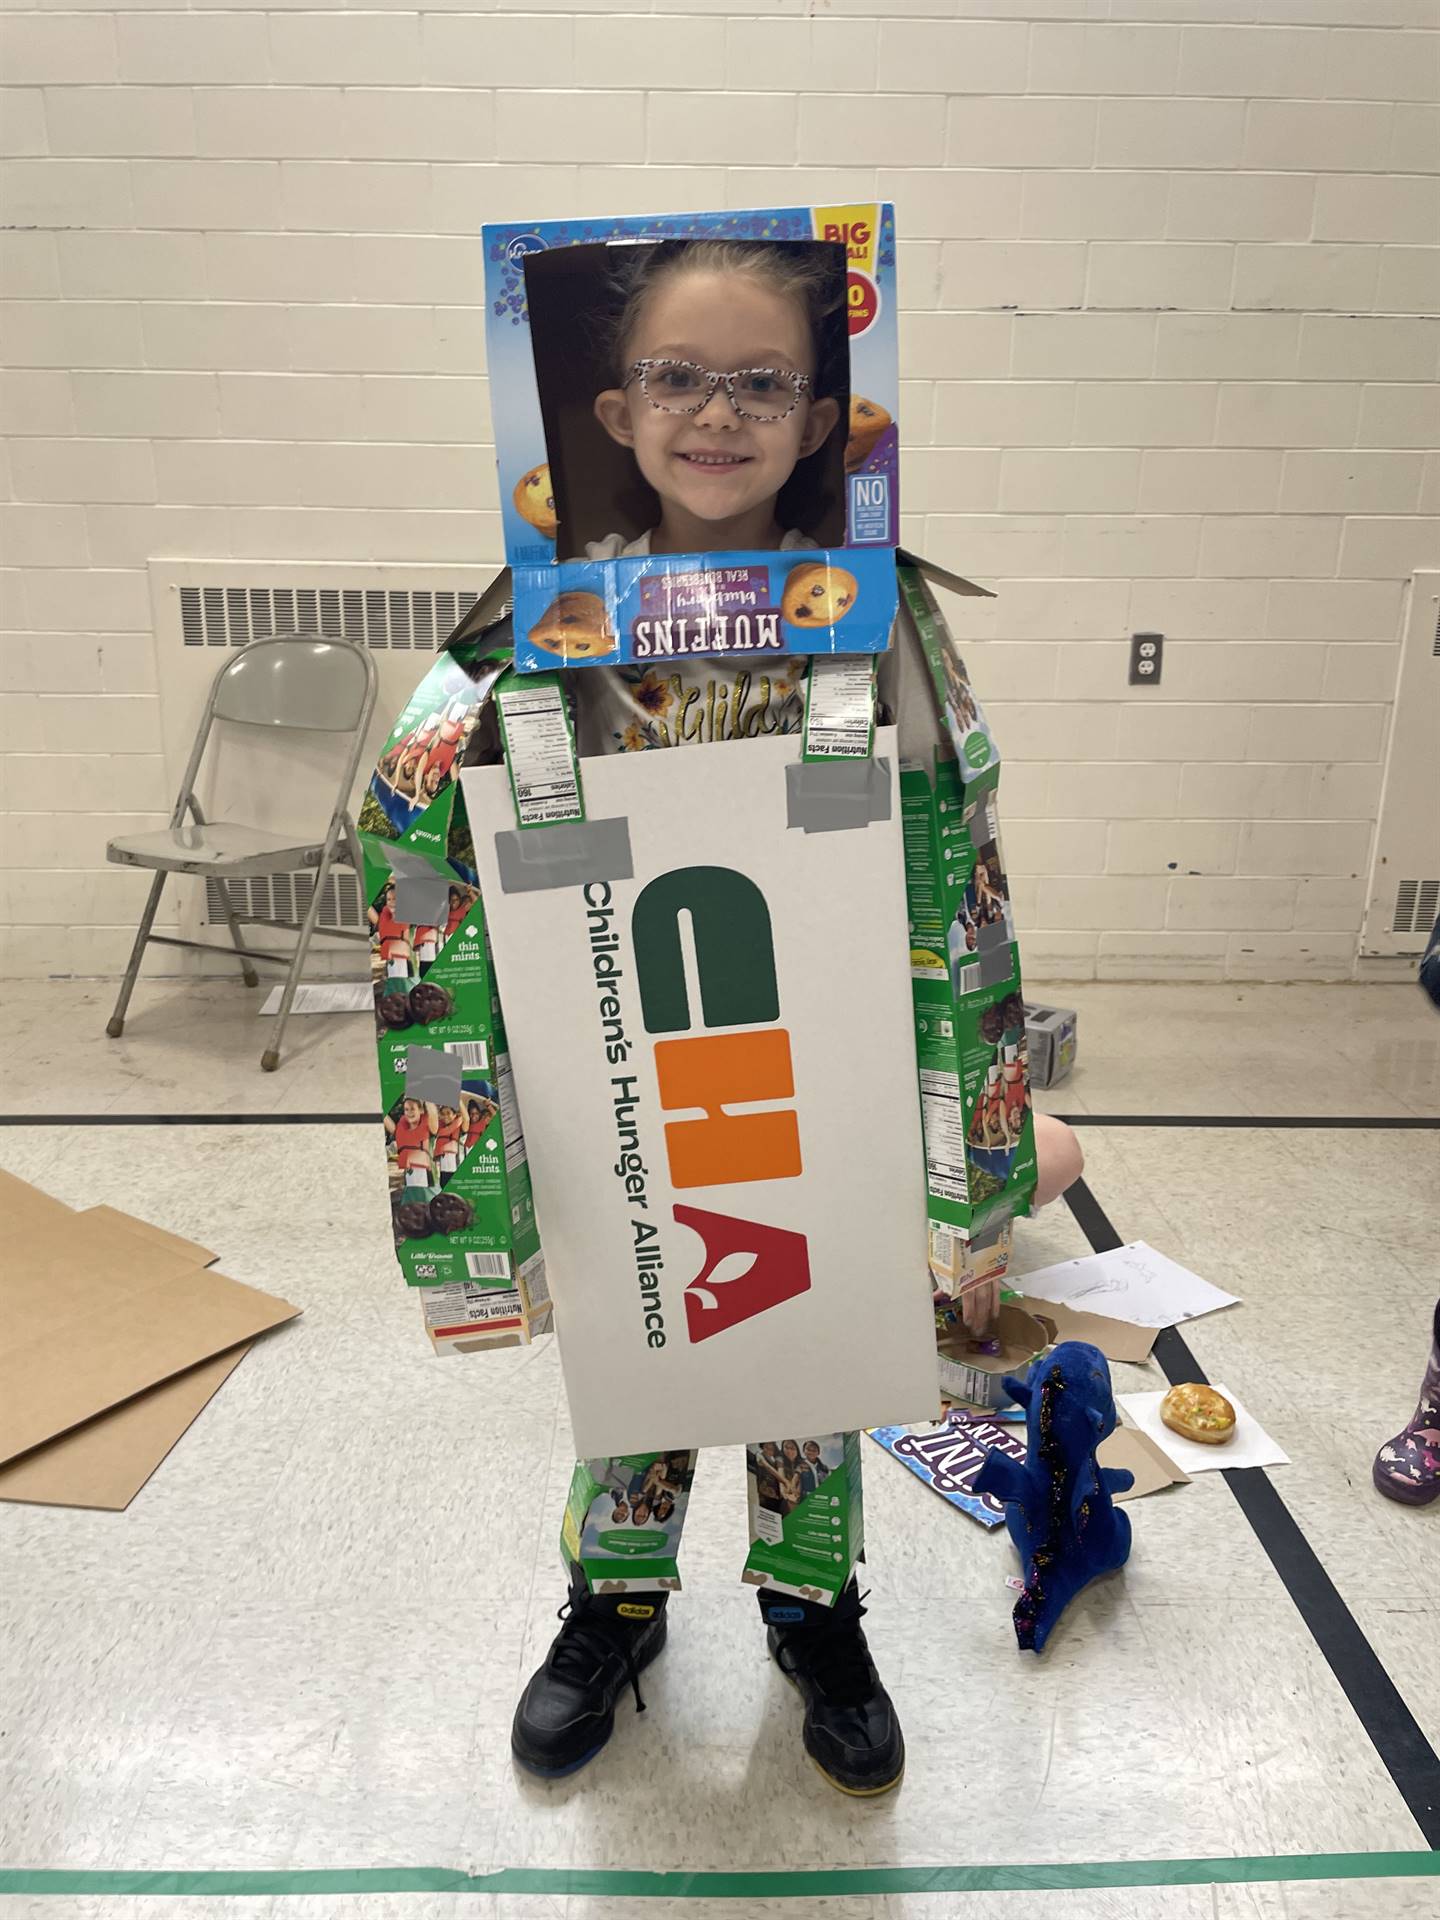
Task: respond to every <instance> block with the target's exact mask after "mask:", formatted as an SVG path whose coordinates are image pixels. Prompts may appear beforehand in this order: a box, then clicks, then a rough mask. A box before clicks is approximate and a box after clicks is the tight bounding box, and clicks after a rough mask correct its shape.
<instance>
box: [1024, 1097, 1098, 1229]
mask: <svg viewBox="0 0 1440 1920" xmlns="http://www.w3.org/2000/svg"><path fill="white" fill-rule="evenodd" d="M1035 1171H1036V1174H1037V1175H1038V1178H1037V1180H1036V1182H1035V1198H1034V1200H1033V1201H1032V1202H1031V1205H1032V1207H1043V1206H1047V1205H1048V1204H1049V1202H1050V1201H1052V1200H1058V1199H1059V1198H1060V1195H1061V1194H1062V1193H1064V1192H1065V1190H1066V1188H1067V1187H1073V1186H1074V1184H1075V1182H1076V1181H1077V1180H1078V1179H1079V1178H1080V1176H1081V1174H1082V1173H1083V1172H1084V1171H1085V1155H1084V1153H1083V1152H1082V1150H1081V1147H1080V1141H1079V1139H1078V1137H1077V1136H1076V1134H1075V1131H1074V1129H1073V1128H1072V1127H1067V1126H1066V1124H1065V1122H1064V1121H1063V1120H1057V1119H1056V1118H1055V1116H1054V1114H1053V1113H1037V1114H1036V1115H1035Z"/></svg>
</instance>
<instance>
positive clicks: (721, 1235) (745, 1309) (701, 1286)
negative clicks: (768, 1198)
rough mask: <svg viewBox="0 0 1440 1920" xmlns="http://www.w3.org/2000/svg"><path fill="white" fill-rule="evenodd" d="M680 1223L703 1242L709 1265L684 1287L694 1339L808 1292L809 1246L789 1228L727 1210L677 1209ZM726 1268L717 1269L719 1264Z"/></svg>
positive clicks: (688, 1326) (750, 1317)
mask: <svg viewBox="0 0 1440 1920" xmlns="http://www.w3.org/2000/svg"><path fill="white" fill-rule="evenodd" d="M675 1218H676V1219H677V1220H678V1221H679V1222H680V1224H681V1226H682V1227H693V1228H694V1230H695V1232H696V1233H698V1234H699V1236H700V1238H701V1239H702V1240H703V1241H704V1242H705V1264H704V1266H703V1267H702V1268H701V1269H700V1271H699V1273H697V1274H696V1276H695V1278H694V1279H693V1280H692V1281H691V1282H690V1284H689V1285H688V1286H687V1287H686V1289H685V1322H686V1327H687V1329H688V1331H689V1334H690V1339H691V1341H692V1342H694V1341H697V1340H708V1339H709V1338H710V1336H711V1335H712V1334H715V1333H724V1332H726V1331H727V1330H728V1329H729V1328H730V1327H738V1326H739V1325H740V1322H741V1321H742V1320H753V1319H754V1318H755V1315H756V1314H757V1313H768V1312H769V1310H770V1308H771V1307H778V1306H779V1305H780V1303H781V1302H782V1301H784V1300H794V1299H795V1298H796V1297H797V1296H798V1295H800V1294H802V1293H808V1292H809V1290H810V1247H809V1242H808V1241H807V1240H806V1238H805V1236H804V1234H803V1233H792V1232H790V1230H789V1229H788V1228H787V1227H766V1226H761V1225H760V1224H759V1223H758V1222H757V1221H754V1220H735V1219H732V1218H731V1216H730V1215H729V1214H728V1213H706V1212H705V1211H704V1209H703V1208H700V1207H676V1209H675ZM722 1266H724V1267H727V1268H729V1269H730V1271H728V1272H719V1271H717V1269H719V1268H720V1267H722Z"/></svg>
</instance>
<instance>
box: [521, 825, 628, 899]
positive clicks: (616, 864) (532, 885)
mask: <svg viewBox="0 0 1440 1920" xmlns="http://www.w3.org/2000/svg"><path fill="white" fill-rule="evenodd" d="M495 859H496V862H497V864H498V866H499V868H500V886H501V890H502V891H503V892H505V893H541V892H544V891H547V890H548V889H549V888H551V887H579V886H583V885H584V884H585V882H586V881H587V880H629V879H632V878H633V877H634V873H635V863H634V861H633V859H632V858H631V854H630V822H629V821H628V820H627V819H626V817H625V816H624V814H619V815H617V816H615V817H614V818H612V819H609V820H576V821H573V822H569V823H565V822H562V823H560V824H557V825H555V826H549V827H546V829H545V831H544V832H543V833H533V832H531V833H521V832H519V831H517V830H515V829H507V831H505V832H504V833H497V834H496V836H495Z"/></svg>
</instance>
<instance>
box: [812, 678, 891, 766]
mask: <svg viewBox="0 0 1440 1920" xmlns="http://www.w3.org/2000/svg"><path fill="white" fill-rule="evenodd" d="M874 738H875V662H874V660H873V659H872V658H868V657H865V658H862V657H861V656H859V655H857V654H839V655H837V656H836V657H835V658H833V659H825V658H822V657H819V656H817V657H816V658H815V659H813V660H812V661H811V662H810V675H809V680H808V683H807V689H806V697H805V749H804V751H805V758H806V759H807V760H863V759H865V758H866V756H867V755H868V754H869V752H870V749H871V745H872V743H873V741H874Z"/></svg>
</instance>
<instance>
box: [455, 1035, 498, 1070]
mask: <svg viewBox="0 0 1440 1920" xmlns="http://www.w3.org/2000/svg"><path fill="white" fill-rule="evenodd" d="M445 1051H446V1053H453V1054H454V1055H455V1056H456V1058H457V1059H458V1060H459V1062H460V1065H461V1066H462V1067H466V1068H469V1069H471V1070H473V1071H474V1072H476V1073H484V1072H485V1071H486V1069H487V1068H488V1067H489V1065H490V1049H489V1048H488V1047H487V1046H486V1044H485V1042H484V1041H483V1040H447V1041H446V1042H445Z"/></svg>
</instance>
